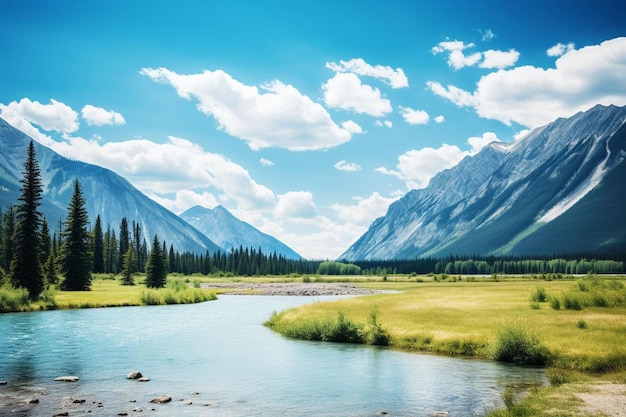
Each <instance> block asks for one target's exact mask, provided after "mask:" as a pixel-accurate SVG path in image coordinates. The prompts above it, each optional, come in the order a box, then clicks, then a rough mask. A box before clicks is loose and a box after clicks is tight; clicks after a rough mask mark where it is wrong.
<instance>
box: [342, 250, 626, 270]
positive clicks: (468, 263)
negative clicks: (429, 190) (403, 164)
mask: <svg viewBox="0 0 626 417" xmlns="http://www.w3.org/2000/svg"><path fill="white" fill-rule="evenodd" d="M611 258H612V259H611ZM625 258H626V254H615V255H614V256H611V257H606V256H600V255H597V254H582V255H567V256H563V257H556V256H555V257H545V258H541V257H507V256H500V257H496V256H480V255H474V256H471V257H468V256H449V257H447V258H443V259H442V258H418V259H413V260H408V259H405V260H402V259H399V260H380V261H375V260H373V261H355V262H353V263H354V264H356V265H358V266H359V267H360V268H361V270H362V272H363V273H364V274H375V275H380V274H381V273H384V272H387V273H398V274H411V273H416V274H430V273H434V274H483V275H485V274H489V275H491V274H568V275H569V274H587V273H595V274H622V273H626V268H625V267H624V265H625V263H624V259H625Z"/></svg>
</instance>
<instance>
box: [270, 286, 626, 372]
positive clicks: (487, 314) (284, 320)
mask: <svg viewBox="0 0 626 417" xmlns="http://www.w3.org/2000/svg"><path fill="white" fill-rule="evenodd" d="M576 284H577V281H575V280H555V281H544V280H536V279H534V280H533V279H526V280H523V279H519V278H517V279H501V280H499V281H497V282H496V281H491V282H489V281H486V282H465V281H458V282H434V281H430V282H428V281H427V282H406V281H403V282H399V283H395V282H376V283H363V284H360V285H363V286H366V287H369V288H374V289H379V290H388V291H396V290H401V291H398V292H392V293H385V294H378V295H373V296H367V297H358V298H349V299H344V300H339V301H334V302H323V303H314V304H307V305H304V306H301V307H297V308H294V309H291V310H289V311H286V312H283V313H281V314H280V320H279V322H280V326H276V328H277V330H279V331H280V328H281V326H282V327H283V328H285V327H284V326H288V325H289V324H291V325H296V326H297V325H298V323H303V322H306V321H307V320H310V319H311V318H312V317H333V316H336V315H337V312H338V311H341V312H342V313H343V314H345V316H346V317H347V318H349V319H351V320H354V321H355V322H361V323H365V322H366V321H367V319H368V316H369V314H370V311H371V309H372V307H373V306H375V307H376V308H377V310H378V317H377V320H378V323H379V324H380V325H381V326H382V328H383V329H385V330H386V331H387V332H388V334H389V335H390V345H391V346H393V347H396V348H402V349H415V350H423V351H432V352H438V353H444V354H465V355H470V356H482V357H490V356H491V354H492V349H493V346H494V343H495V342H496V339H497V335H498V331H499V330H500V329H503V328H506V327H507V326H515V327H519V328H522V329H524V330H525V331H527V332H528V333H529V334H531V335H534V336H536V337H537V338H538V339H539V340H540V341H541V343H542V344H543V345H544V346H545V347H546V348H547V349H548V350H549V352H550V353H551V354H552V355H553V358H554V365H556V366H559V367H563V368H567V369H578V370H589V371H601V372H603V371H607V370H609V371H610V370H611V369H612V368H615V370H619V369H623V368H624V367H626V307H624V306H623V305H622V306H618V307H593V306H591V307H585V308H584V309H582V310H563V309H562V310H555V309H553V308H552V307H551V305H550V303H549V302H531V295H532V294H533V292H534V291H536V289H537V288H538V287H541V288H543V289H544V290H545V293H546V294H547V296H548V297H559V296H561V295H562V294H564V293H568V292H570V291H571V290H572V288H575V287H576Z"/></svg>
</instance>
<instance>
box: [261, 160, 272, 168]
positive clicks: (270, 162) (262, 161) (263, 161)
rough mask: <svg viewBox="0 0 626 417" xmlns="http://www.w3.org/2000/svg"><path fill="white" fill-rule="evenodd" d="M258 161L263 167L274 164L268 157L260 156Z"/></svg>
mask: <svg viewBox="0 0 626 417" xmlns="http://www.w3.org/2000/svg"><path fill="white" fill-rule="evenodd" d="M259 162H260V163H261V165H263V166H264V167H269V166H272V165H274V162H272V161H270V160H269V159H265V158H261V159H259Z"/></svg>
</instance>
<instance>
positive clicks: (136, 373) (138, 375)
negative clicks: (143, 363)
mask: <svg viewBox="0 0 626 417" xmlns="http://www.w3.org/2000/svg"><path fill="white" fill-rule="evenodd" d="M142 377H143V375H142V374H141V372H139V371H133V372H131V373H129V374H128V375H126V379H139V378H142Z"/></svg>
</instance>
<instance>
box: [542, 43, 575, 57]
mask: <svg viewBox="0 0 626 417" xmlns="http://www.w3.org/2000/svg"><path fill="white" fill-rule="evenodd" d="M574 49H575V45H574V44H573V43H571V42H570V43H568V44H567V45H565V44H563V43H557V44H556V45H554V46H552V47H551V48H549V49H548V50H547V51H546V54H547V55H548V56H561V55H564V54H566V53H568V52H569V51H573V50H574Z"/></svg>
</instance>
